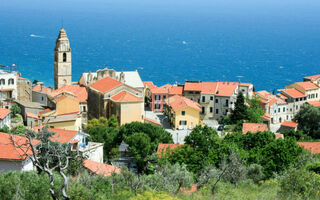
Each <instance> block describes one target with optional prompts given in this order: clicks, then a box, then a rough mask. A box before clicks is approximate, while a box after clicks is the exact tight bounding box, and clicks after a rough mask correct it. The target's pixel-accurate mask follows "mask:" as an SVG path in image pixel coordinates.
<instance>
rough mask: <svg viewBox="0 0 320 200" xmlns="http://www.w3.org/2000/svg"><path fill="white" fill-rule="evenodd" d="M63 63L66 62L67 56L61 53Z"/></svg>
mask: <svg viewBox="0 0 320 200" xmlns="http://www.w3.org/2000/svg"><path fill="white" fill-rule="evenodd" d="M63 62H67V54H66V53H63Z"/></svg>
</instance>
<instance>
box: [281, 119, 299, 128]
mask: <svg viewBox="0 0 320 200" xmlns="http://www.w3.org/2000/svg"><path fill="white" fill-rule="evenodd" d="M281 126H287V127H293V128H296V127H297V126H298V123H296V122H292V121H284V122H282V124H281Z"/></svg>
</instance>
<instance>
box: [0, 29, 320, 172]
mask: <svg viewBox="0 0 320 200" xmlns="http://www.w3.org/2000/svg"><path fill="white" fill-rule="evenodd" d="M240 91H241V92H242V93H243V94H244V96H245V97H248V98H251V97H253V96H255V95H256V96H258V98H259V99H260V100H261V105H260V106H261V108H263V109H264V110H265V113H266V114H265V116H264V119H265V124H246V125H243V127H244V129H245V130H243V131H244V132H248V131H250V132H254V131H256V130H260V131H261V130H268V129H270V126H271V125H273V124H279V125H280V126H281V127H280V128H284V129H285V128H289V129H291V128H294V129H295V128H296V127H297V124H296V123H295V122H292V119H293V117H294V115H295V114H296V113H297V112H298V111H299V109H300V108H301V106H302V105H303V104H304V103H308V104H310V105H313V106H317V107H319V106H320V93H319V92H320V75H315V76H310V77H305V78H304V80H303V82H297V83H293V84H291V85H288V86H286V87H285V89H283V90H281V92H280V93H279V94H271V93H269V92H267V91H259V92H255V91H254V86H253V84H251V83H241V82H222V81H216V82H202V81H185V83H184V84H181V85H179V84H176V85H171V84H166V85H163V86H161V87H158V86H156V85H154V84H153V82H151V81H146V82H142V80H141V78H140V75H139V73H138V71H137V70H136V71H116V70H113V69H108V68H104V69H100V70H97V71H96V72H85V73H83V74H82V75H81V77H80V79H79V80H78V82H72V56H71V48H70V42H69V39H68V37H67V34H66V31H65V30H64V29H63V28H62V29H61V30H60V32H59V35H58V38H57V40H56V46H55V49H54V88H50V87H46V86H44V84H43V82H37V81H34V82H33V83H31V81H30V80H29V79H26V78H22V77H21V75H20V74H19V73H18V72H17V71H16V70H6V69H0V128H3V127H4V126H7V127H8V128H12V125H13V124H14V126H16V125H18V124H19V123H16V122H17V119H14V121H15V123H13V120H12V119H11V115H10V112H11V111H10V108H11V107H12V105H13V104H15V103H16V104H17V105H18V106H19V107H20V108H21V117H22V121H23V124H24V125H25V126H26V127H27V128H28V129H32V130H34V131H39V130H40V129H41V128H42V127H43V126H48V128H49V131H52V132H54V133H55V135H54V137H53V138H52V139H53V140H54V141H57V142H61V143H68V144H70V148H72V150H77V151H80V152H81V153H82V154H83V155H84V156H85V157H86V158H87V160H86V161H85V163H84V166H85V167H87V168H88V169H89V170H91V171H94V172H95V173H96V172H97V171H98V172H99V173H102V174H110V173H109V172H110V170H113V171H117V172H118V171H119V169H118V168H114V167H113V166H108V165H106V164H104V163H103V144H100V143H93V142H88V140H89V137H90V136H89V135H88V134H86V133H85V132H84V127H85V125H86V124H87V122H88V120H90V119H93V118H99V117H106V118H109V117H111V116H112V115H114V116H115V117H116V118H117V120H118V123H119V125H123V124H126V123H130V122H134V121H138V122H147V123H152V124H155V125H158V126H161V125H162V124H161V123H160V122H159V121H157V120H154V119H150V118H148V117H147V116H146V110H145V109H148V110H151V111H152V112H154V113H156V112H164V113H165V114H166V116H167V118H168V121H169V123H170V125H171V126H172V129H174V130H177V129H178V130H180V129H184V130H185V129H193V128H194V127H195V126H197V125H200V124H204V123H205V122H207V121H210V120H216V121H220V120H221V119H223V118H224V117H226V116H228V115H229V114H230V113H231V111H232V109H234V106H235V102H236V98H237V95H238V94H239V92H240ZM11 137H12V136H10V135H9V134H6V133H1V134H0V141H1V142H0V145H6V146H1V147H0V149H1V151H0V171H1V170H6V169H19V170H30V169H33V168H34V167H33V166H32V163H31V164H30V160H29V159H28V158H26V157H25V156H21V152H19V150H15V147H14V146H12V145H13V144H12V143H10V141H11V139H12V138H11ZM15 137H21V136H15ZM277 137H283V136H281V135H278V136H277ZM22 138H23V137H22ZM21 140H22V141H23V139H21ZM6 147H10V148H6ZM2 149H3V150H2ZM98 169H99V170H98ZM100 169H101V170H100Z"/></svg>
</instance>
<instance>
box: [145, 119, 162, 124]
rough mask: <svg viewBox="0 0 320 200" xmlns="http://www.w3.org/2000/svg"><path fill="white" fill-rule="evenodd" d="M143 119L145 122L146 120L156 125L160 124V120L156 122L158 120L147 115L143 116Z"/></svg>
mask: <svg viewBox="0 0 320 200" xmlns="http://www.w3.org/2000/svg"><path fill="white" fill-rule="evenodd" d="M144 121H145V122H148V123H151V124H155V125H158V126H162V125H161V124H160V122H158V121H156V120H153V119H150V118H147V117H145V118H144Z"/></svg>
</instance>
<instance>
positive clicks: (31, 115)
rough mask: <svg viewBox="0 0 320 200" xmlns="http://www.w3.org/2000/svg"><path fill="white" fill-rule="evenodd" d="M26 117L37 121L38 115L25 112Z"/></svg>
mask: <svg viewBox="0 0 320 200" xmlns="http://www.w3.org/2000/svg"><path fill="white" fill-rule="evenodd" d="M26 115H27V117H29V118H34V119H39V115H37V114H34V113H30V112H26Z"/></svg>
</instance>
